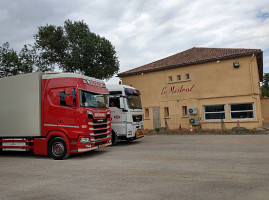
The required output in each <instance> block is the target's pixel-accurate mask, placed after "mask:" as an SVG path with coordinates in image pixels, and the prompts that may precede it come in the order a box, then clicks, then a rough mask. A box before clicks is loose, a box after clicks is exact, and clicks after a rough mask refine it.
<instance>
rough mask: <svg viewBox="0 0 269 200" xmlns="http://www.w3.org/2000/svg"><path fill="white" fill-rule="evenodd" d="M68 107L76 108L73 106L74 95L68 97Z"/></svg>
mask: <svg viewBox="0 0 269 200" xmlns="http://www.w3.org/2000/svg"><path fill="white" fill-rule="evenodd" d="M66 105H67V106H70V107H74V105H73V97H72V95H68V96H66Z"/></svg>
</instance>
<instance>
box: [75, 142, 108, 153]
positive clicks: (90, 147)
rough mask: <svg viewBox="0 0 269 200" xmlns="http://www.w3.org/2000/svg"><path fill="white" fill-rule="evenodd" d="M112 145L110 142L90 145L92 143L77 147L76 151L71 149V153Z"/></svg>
mask: <svg viewBox="0 0 269 200" xmlns="http://www.w3.org/2000/svg"><path fill="white" fill-rule="evenodd" d="M109 145H112V142H109V143H106V144H101V145H98V146H92V145H86V146H85V147H84V148H83V147H79V148H78V149H77V151H74V150H72V151H71V153H81V152H87V151H92V150H94V149H100V148H103V147H106V146H109Z"/></svg>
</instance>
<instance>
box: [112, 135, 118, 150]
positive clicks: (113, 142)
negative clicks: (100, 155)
mask: <svg viewBox="0 0 269 200" xmlns="http://www.w3.org/2000/svg"><path fill="white" fill-rule="evenodd" d="M117 143H118V136H117V134H116V133H115V132H114V131H112V145H113V146H114V145H116V144H117Z"/></svg>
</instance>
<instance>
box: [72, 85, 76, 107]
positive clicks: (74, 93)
mask: <svg viewBox="0 0 269 200" xmlns="http://www.w3.org/2000/svg"><path fill="white" fill-rule="evenodd" d="M71 92H72V97H73V105H74V106H75V107H76V105H77V100H76V90H75V89H72V90H71Z"/></svg>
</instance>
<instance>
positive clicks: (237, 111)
mask: <svg viewBox="0 0 269 200" xmlns="http://www.w3.org/2000/svg"><path fill="white" fill-rule="evenodd" d="M230 115H231V119H254V110H253V103H244V104H231V105H230Z"/></svg>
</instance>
